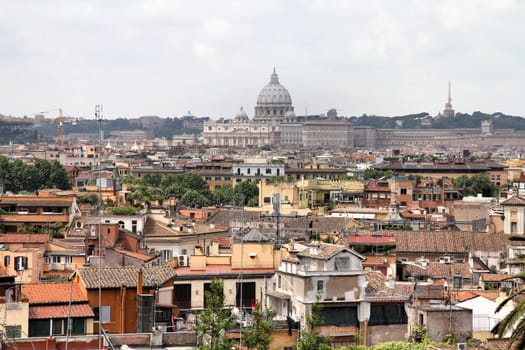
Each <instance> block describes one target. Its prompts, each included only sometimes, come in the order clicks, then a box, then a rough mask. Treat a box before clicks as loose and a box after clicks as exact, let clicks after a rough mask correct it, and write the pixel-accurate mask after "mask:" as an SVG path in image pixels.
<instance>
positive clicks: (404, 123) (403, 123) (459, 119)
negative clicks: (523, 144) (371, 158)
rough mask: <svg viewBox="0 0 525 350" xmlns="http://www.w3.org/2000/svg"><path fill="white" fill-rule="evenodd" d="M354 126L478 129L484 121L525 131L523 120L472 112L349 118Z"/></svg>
mask: <svg viewBox="0 0 525 350" xmlns="http://www.w3.org/2000/svg"><path fill="white" fill-rule="evenodd" d="M349 120H350V121H351V122H352V123H353V124H354V125H359V126H373V127H376V128H378V129H458V128H480V127H481V122H482V121H484V120H492V121H493V125H494V128H495V129H515V130H525V118H522V117H517V116H510V115H505V114H503V113H499V112H498V113H493V114H486V113H483V112H474V113H472V115H470V114H466V113H456V115H455V116H454V117H453V118H447V117H431V116H430V115H429V114H428V113H425V112H422V113H418V114H410V115H404V116H395V117H383V116H375V115H372V116H370V115H366V114H365V115H363V116H361V117H350V118H349Z"/></svg>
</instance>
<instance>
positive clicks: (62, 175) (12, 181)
mask: <svg viewBox="0 0 525 350" xmlns="http://www.w3.org/2000/svg"><path fill="white" fill-rule="evenodd" d="M0 180H1V181H3V184H4V191H11V192H15V193H18V192H21V191H27V192H35V191H37V190H40V189H44V188H58V189H61V190H70V189H71V184H70V183H69V178H68V176H67V172H66V170H65V169H64V167H63V166H62V165H61V164H60V163H59V162H58V161H56V160H55V161H52V162H49V161H47V160H43V159H37V160H36V161H35V162H34V164H27V163H24V162H23V161H22V160H20V159H16V160H15V161H9V160H8V159H7V158H6V157H2V156H0Z"/></svg>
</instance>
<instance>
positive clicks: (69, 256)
mask: <svg viewBox="0 0 525 350" xmlns="http://www.w3.org/2000/svg"><path fill="white" fill-rule="evenodd" d="M65 258H66V264H67V265H69V264H72V263H73V257H72V256H71V255H68V256H66V257H65Z"/></svg>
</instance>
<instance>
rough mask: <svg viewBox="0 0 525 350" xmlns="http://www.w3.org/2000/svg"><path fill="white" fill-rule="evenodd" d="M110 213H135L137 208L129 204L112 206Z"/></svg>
mask: <svg viewBox="0 0 525 350" xmlns="http://www.w3.org/2000/svg"><path fill="white" fill-rule="evenodd" d="M110 210H111V213H112V214H114V215H135V214H136V213H137V211H138V209H137V208H135V207H132V206H129V205H122V206H120V207H112V208H111V209H110Z"/></svg>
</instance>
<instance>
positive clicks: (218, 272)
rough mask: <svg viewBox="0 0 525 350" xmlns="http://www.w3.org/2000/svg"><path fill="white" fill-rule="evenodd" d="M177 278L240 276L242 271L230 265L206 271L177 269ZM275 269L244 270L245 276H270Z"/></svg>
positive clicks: (208, 267)
mask: <svg viewBox="0 0 525 350" xmlns="http://www.w3.org/2000/svg"><path fill="white" fill-rule="evenodd" d="M176 272H177V276H178V277H180V276H192V275H210V276H216V275H229V274H239V273H240V272H241V270H240V269H232V268H231V266H230V265H207V266H206V269H205V270H191V269H190V267H178V268H177V269H176ZM274 272H275V269H272V268H256V269H254V268H252V269H246V268H244V269H242V273H243V274H254V273H255V274H268V273H272V274H273V273H274Z"/></svg>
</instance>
